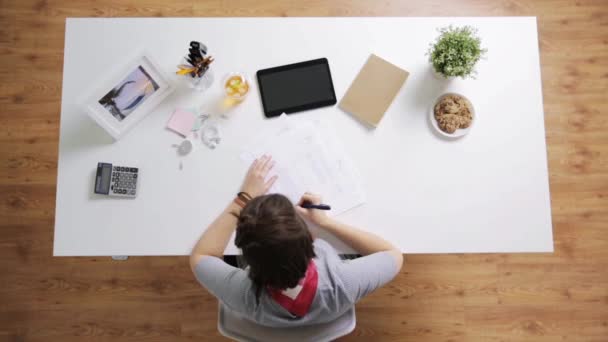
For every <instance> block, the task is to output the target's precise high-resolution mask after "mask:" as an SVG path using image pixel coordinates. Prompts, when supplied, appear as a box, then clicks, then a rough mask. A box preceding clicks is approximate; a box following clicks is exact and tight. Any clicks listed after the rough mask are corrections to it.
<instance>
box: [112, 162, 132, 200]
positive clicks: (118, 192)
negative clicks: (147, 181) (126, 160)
mask: <svg viewBox="0 0 608 342" xmlns="http://www.w3.org/2000/svg"><path fill="white" fill-rule="evenodd" d="M138 173H139V169H138V168H135V167H125V166H114V167H112V182H111V186H110V195H112V196H121V197H135V195H136V194H137V176H138Z"/></svg>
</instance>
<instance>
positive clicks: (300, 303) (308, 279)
mask: <svg viewBox="0 0 608 342" xmlns="http://www.w3.org/2000/svg"><path fill="white" fill-rule="evenodd" d="M318 280H319V275H318V274H317V266H316V265H315V263H314V262H313V261H312V259H311V260H310V263H309V264H308V268H307V269H306V274H305V275H304V278H302V279H300V282H299V283H298V285H297V286H296V287H293V288H291V289H286V290H277V289H271V288H269V289H268V293H270V296H271V297H272V298H273V299H274V300H275V301H276V302H277V303H279V304H280V305H281V306H282V307H284V308H285V309H286V310H287V311H289V312H290V313H291V314H293V315H296V316H298V317H303V316H304V315H306V313H307V312H308V309H310V305H311V304H312V301H313V299H315V294H316V293H317V281H318Z"/></svg>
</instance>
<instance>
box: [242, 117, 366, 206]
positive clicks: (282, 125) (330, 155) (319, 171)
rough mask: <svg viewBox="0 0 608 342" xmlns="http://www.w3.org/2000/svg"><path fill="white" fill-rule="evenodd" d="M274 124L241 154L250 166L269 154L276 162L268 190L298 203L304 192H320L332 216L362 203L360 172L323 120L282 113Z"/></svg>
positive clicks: (363, 197) (363, 199)
mask: <svg viewBox="0 0 608 342" xmlns="http://www.w3.org/2000/svg"><path fill="white" fill-rule="evenodd" d="M273 121H275V122H273V124H274V125H273V127H271V128H269V129H268V131H266V132H264V133H263V134H261V135H260V136H259V137H257V138H255V139H253V141H252V142H251V143H250V144H248V146H247V148H245V149H244V150H243V152H242V154H241V159H242V160H243V162H245V163H246V164H247V165H249V164H250V163H251V162H252V161H253V160H254V159H255V158H258V157H261V156H262V155H264V154H266V155H270V156H272V158H273V160H275V161H276V164H275V166H274V168H273V170H272V171H271V172H270V174H269V177H270V176H272V175H278V179H277V181H276V182H275V184H274V185H273V187H272V188H271V189H270V191H269V193H280V194H283V195H285V196H287V197H288V198H289V199H290V200H291V201H292V202H293V203H297V202H298V201H299V200H300V198H301V197H302V195H303V194H304V193H305V192H311V193H315V194H319V195H321V196H322V198H323V203H325V204H329V205H330V206H331V208H332V209H331V210H330V211H329V213H328V214H329V215H331V216H334V215H337V214H340V213H342V212H345V211H347V210H349V209H352V208H354V207H356V206H359V205H361V204H363V203H364V202H365V195H364V193H363V190H362V188H361V184H360V181H359V180H360V177H359V173H358V172H357V170H356V168H355V167H354V164H353V162H352V160H351V159H350V158H348V156H347V155H346V153H345V152H344V148H343V146H342V144H341V142H340V141H339V140H338V139H337V137H336V135H335V133H334V131H333V129H332V128H331V126H330V124H329V123H328V122H326V121H301V120H297V121H295V120H293V119H289V118H288V117H287V116H286V115H282V116H281V117H280V118H278V119H274V120H273Z"/></svg>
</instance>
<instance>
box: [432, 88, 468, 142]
mask: <svg viewBox="0 0 608 342" xmlns="http://www.w3.org/2000/svg"><path fill="white" fill-rule="evenodd" d="M448 95H454V96H460V97H462V98H464V99H465V100H467V101H468V102H469V104H471V115H472V117H473V119H472V121H471V124H470V125H469V127H467V128H465V129H460V128H459V129H457V130H456V131H455V132H454V133H447V132H444V131H442V130H441V128H439V124H437V119H435V105H436V104H437V103H438V102H439V101H441V100H442V99H443V98H444V97H446V96H448ZM429 122H430V123H431V126H433V128H435V131H436V132H437V133H439V134H441V135H442V136H444V137H446V138H460V137H462V136H465V135H467V134H468V133H469V131H470V130H471V128H473V124H474V123H475V107H474V106H473V102H471V100H469V98H468V97H466V96H464V95H462V94H457V93H445V94H442V95H441V96H439V97H438V98H437V99H436V100H435V101H434V102H433V104H432V105H431V109H430V110H429Z"/></svg>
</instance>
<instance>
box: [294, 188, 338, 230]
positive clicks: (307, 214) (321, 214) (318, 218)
mask: <svg viewBox="0 0 608 342" xmlns="http://www.w3.org/2000/svg"><path fill="white" fill-rule="evenodd" d="M304 202H309V203H312V204H321V203H322V202H321V196H319V195H315V194H311V193H309V192H306V193H304V195H302V198H301V199H300V201H299V202H298V204H297V205H296V211H297V212H298V214H300V216H302V217H303V218H305V219H307V220H309V221H310V222H312V223H314V224H316V225H318V226H321V227H323V226H325V225H326V224H327V223H328V222H329V221H330V218H329V217H328V216H327V214H326V213H325V210H319V209H305V208H302V207H301V205H302V203H304Z"/></svg>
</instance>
